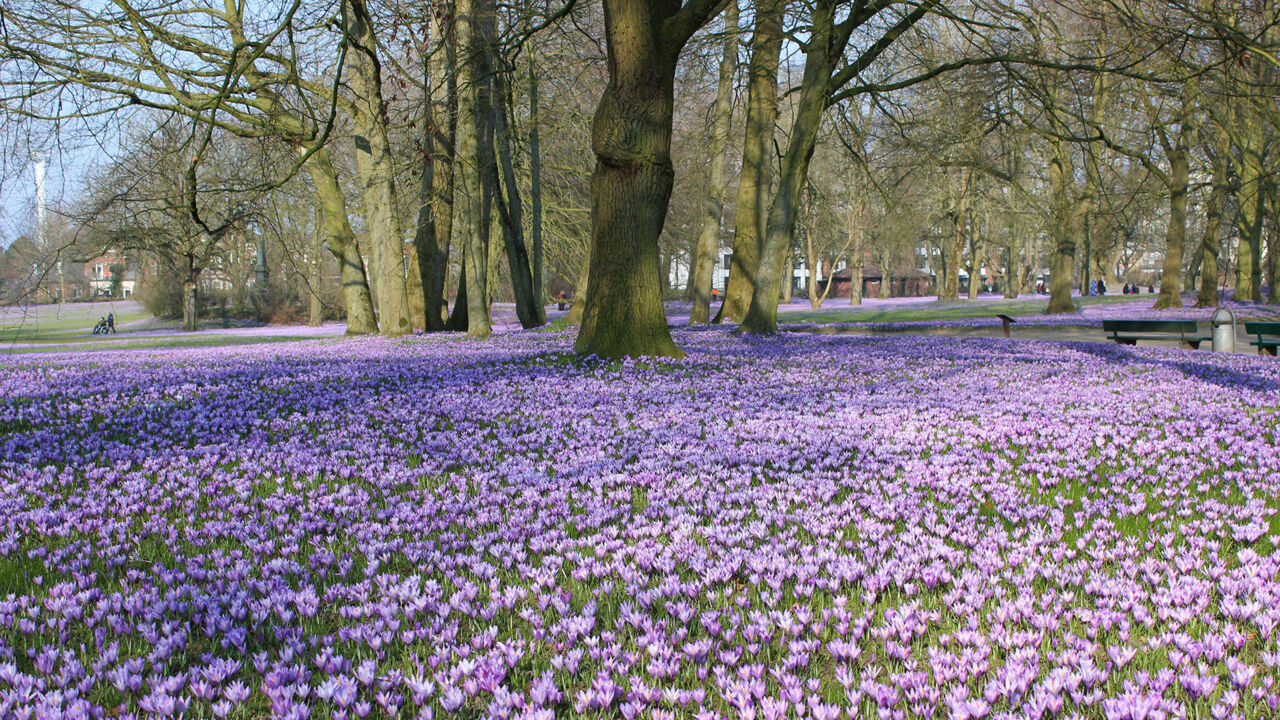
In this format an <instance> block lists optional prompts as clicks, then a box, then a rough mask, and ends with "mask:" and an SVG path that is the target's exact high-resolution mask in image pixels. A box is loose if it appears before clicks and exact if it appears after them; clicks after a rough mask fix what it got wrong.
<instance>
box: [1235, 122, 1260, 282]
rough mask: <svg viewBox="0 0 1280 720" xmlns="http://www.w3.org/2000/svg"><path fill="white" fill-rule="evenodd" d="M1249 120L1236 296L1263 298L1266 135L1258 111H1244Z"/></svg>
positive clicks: (1242, 175)
mask: <svg viewBox="0 0 1280 720" xmlns="http://www.w3.org/2000/svg"><path fill="white" fill-rule="evenodd" d="M1241 115H1243V116H1244V117H1243V119H1244V121H1245V122H1246V123H1248V125H1247V127H1246V128H1245V129H1244V134H1245V141H1244V147H1242V148H1241V149H1240V152H1241V158H1240V195H1239V201H1240V220H1239V225H1240V244H1239V246H1238V248H1237V250H1236V298H1235V299H1236V300H1239V301H1242V302H1260V301H1261V300H1262V288H1261V287H1260V286H1261V284H1262V267H1261V265H1262V263H1261V258H1262V222H1263V204H1264V202H1263V197H1264V195H1263V189H1262V185H1263V182H1264V179H1265V168H1264V166H1263V162H1262V153H1263V149H1264V139H1263V137H1262V126H1261V123H1260V122H1259V120H1258V118H1257V117H1256V116H1255V115H1256V114H1255V113H1252V112H1246V113H1241Z"/></svg>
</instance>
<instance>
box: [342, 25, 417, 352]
mask: <svg viewBox="0 0 1280 720" xmlns="http://www.w3.org/2000/svg"><path fill="white" fill-rule="evenodd" d="M344 5H345V9H346V27H345V31H346V36H347V39H348V42H349V43H350V44H351V46H352V52H351V53H349V54H348V56H347V69H348V74H347V82H348V83H349V84H350V86H351V91H352V95H353V96H354V103H353V105H354V107H355V109H356V111H355V113H354V117H353V118H352V121H353V123H354V125H355V132H356V136H355V147H356V172H357V174H358V175H359V177H360V194H361V198H362V200H363V202H364V218H365V224H366V225H367V226H368V229H369V245H370V248H371V249H372V251H373V264H374V268H375V272H376V274H377V291H378V315H379V328H380V329H381V331H382V334H383V335H387V336H395V335H403V334H404V333H407V332H409V331H410V330H412V325H411V323H410V320H409V301H408V295H407V293H406V289H405V264H404V238H403V234H402V233H401V230H400V216H399V213H398V212H397V210H396V186H395V161H394V160H393V158H392V157H391V142H390V140H389V138H388V136H387V121H386V116H385V114H384V112H385V109H384V106H383V102H382V69H381V66H380V65H379V62H378V55H377V39H376V38H375V37H374V33H373V21H372V19H371V18H370V17H369V11H368V8H367V7H366V6H365V2H364V0H344Z"/></svg>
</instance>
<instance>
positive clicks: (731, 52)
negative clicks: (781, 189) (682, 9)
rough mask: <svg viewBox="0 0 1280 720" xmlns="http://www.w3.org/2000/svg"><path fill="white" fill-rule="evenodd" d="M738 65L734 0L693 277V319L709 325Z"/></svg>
mask: <svg viewBox="0 0 1280 720" xmlns="http://www.w3.org/2000/svg"><path fill="white" fill-rule="evenodd" d="M737 67H738V1H737V0H732V1H731V2H730V3H729V5H728V7H727V8H725V13H724V52H723V54H722V55H721V57H720V77H719V81H718V84H717V86H716V103H715V109H714V110H713V111H712V112H713V116H714V117H713V119H712V123H711V167H710V168H709V170H708V175H709V177H708V178H707V196H706V199H705V201H704V202H703V206H702V208H703V209H702V231H701V232H700V233H699V234H698V244H697V251H696V253H695V257H694V261H693V273H692V275H693V277H692V278H691V282H692V286H693V293H692V297H691V300H692V301H693V304H692V306H691V307H690V309H689V322H690V323H693V324H701V325H705V324H706V323H708V322H710V320H711V286H712V284H713V282H714V275H715V265H716V258H717V257H718V256H719V254H720V226H721V222H722V220H723V217H724V194H725V190H726V183H725V177H724V176H725V166H726V165H727V157H726V154H727V152H728V145H729V129H730V125H731V124H732V121H733V76H734V74H735V72H736V71H737Z"/></svg>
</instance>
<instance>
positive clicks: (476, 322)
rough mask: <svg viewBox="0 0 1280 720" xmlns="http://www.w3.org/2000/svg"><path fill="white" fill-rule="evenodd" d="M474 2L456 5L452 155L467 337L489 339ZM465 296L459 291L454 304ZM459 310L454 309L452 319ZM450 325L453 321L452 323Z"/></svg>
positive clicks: (479, 55) (480, 80)
mask: <svg viewBox="0 0 1280 720" xmlns="http://www.w3.org/2000/svg"><path fill="white" fill-rule="evenodd" d="M476 20H477V18H476V11H475V9H474V6H473V3H472V0H457V2H456V4H455V22H454V31H455V42H456V43H457V48H458V53H459V58H458V70H459V72H458V105H459V112H458V127H457V135H456V138H455V141H454V142H455V145H456V148H457V152H456V154H455V157H456V161H455V162H456V163H457V175H458V190H459V191H460V193H461V195H462V198H461V202H460V207H459V210H460V211H461V218H462V228H461V235H462V243H463V246H462V247H463V253H462V254H463V275H462V276H463V278H465V282H466V292H465V296H466V308H467V312H466V317H467V335H468V336H470V337H475V338H482V337H488V336H489V334H490V333H491V332H492V330H491V327H490V323H489V303H488V297H489V291H488V287H487V280H488V255H489V227H488V223H487V222H486V218H485V217H484V216H485V212H484V182H483V175H482V172H483V168H482V167H481V162H482V159H481V157H480V129H481V128H480V115H481V110H482V108H481V102H482V99H483V98H482V88H481V84H482V83H484V82H485V79H484V78H483V77H482V75H481V72H480V70H481V63H483V58H482V54H483V49H482V48H480V47H478V45H479V42H480V40H479V37H478V32H477V29H478V24H477V22H476ZM462 296H463V293H462V292H461V291H460V292H459V299H458V300H457V304H461V302H462ZM457 313H458V311H457V308H456V305H455V309H454V314H455V315H457ZM450 320H451V322H452V318H451V319H450Z"/></svg>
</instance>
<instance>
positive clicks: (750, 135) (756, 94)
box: [720, 0, 786, 322]
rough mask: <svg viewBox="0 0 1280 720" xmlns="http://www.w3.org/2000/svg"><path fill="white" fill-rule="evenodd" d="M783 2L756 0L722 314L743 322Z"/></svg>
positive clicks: (765, 196) (773, 106)
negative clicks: (731, 249)
mask: <svg viewBox="0 0 1280 720" xmlns="http://www.w3.org/2000/svg"><path fill="white" fill-rule="evenodd" d="M785 9H786V2H785V0H757V2H756V21H755V30H754V31H753V32H752V35H751V62H750V64H749V65H748V68H747V119H746V135H745V138H744V140H743V144H742V172H741V174H740V176H739V180H738V209H737V215H736V220H735V224H734V231H733V256H732V258H731V260H730V264H729V281H728V283H727V284H726V287H725V296H724V304H723V305H722V306H721V310H720V312H721V315H723V316H724V317H727V318H729V319H730V320H733V321H735V322H741V321H742V319H743V318H745V317H746V315H747V309H748V307H749V306H750V305H751V297H752V295H753V294H754V293H755V289H756V288H755V279H756V275H757V274H758V270H759V267H760V256H761V254H762V252H763V249H764V242H765V223H766V220H767V218H768V211H769V186H770V184H771V180H772V175H773V159H772V156H773V147H772V145H773V131H774V126H775V125H776V124H777V121H778V59H779V56H780V55H781V53H782V34H783V33H782V31H783V28H782V19H783V13H784V11H785Z"/></svg>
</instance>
